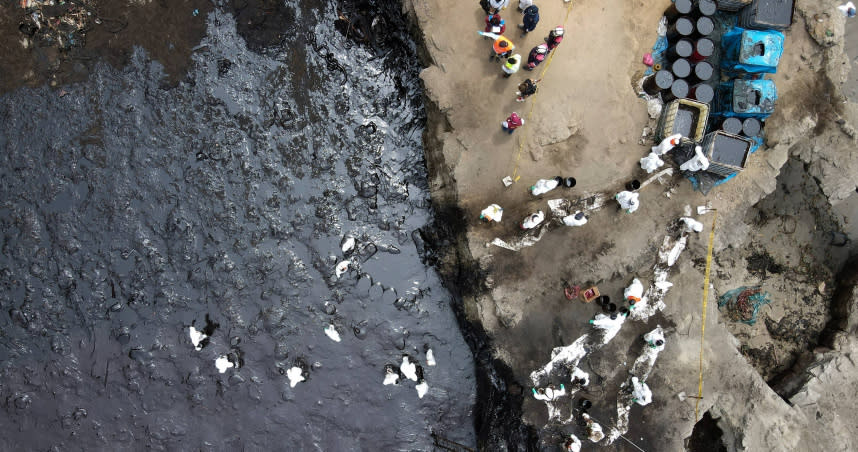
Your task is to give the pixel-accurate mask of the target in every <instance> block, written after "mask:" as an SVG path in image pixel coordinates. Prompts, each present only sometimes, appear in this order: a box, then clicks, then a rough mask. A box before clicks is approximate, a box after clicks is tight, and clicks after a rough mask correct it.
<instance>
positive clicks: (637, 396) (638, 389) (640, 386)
mask: <svg viewBox="0 0 858 452" xmlns="http://www.w3.org/2000/svg"><path fill="white" fill-rule="evenodd" d="M632 397H634V402H635V403H637V404H638V405H640V406H646V405H649V404H650V402H652V391H650V390H649V386H647V385H646V383H641V382H640V381H638V377H632Z"/></svg>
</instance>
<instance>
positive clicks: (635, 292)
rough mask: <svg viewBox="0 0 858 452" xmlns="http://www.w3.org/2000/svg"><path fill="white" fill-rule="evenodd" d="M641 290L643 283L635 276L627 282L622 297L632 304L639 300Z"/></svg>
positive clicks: (641, 293)
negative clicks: (630, 281)
mask: <svg viewBox="0 0 858 452" xmlns="http://www.w3.org/2000/svg"><path fill="white" fill-rule="evenodd" d="M643 290H644V288H643V284H641V282H640V280H639V279H637V278H635V279H633V280H632V283H631V284H629V287H626V288H625V290H623V298H625V299H626V300H628V301H629V302H630V304H632V305H634V304H635V303H637V302H638V301H641V297H643Z"/></svg>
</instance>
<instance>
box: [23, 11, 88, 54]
mask: <svg viewBox="0 0 858 452" xmlns="http://www.w3.org/2000/svg"><path fill="white" fill-rule="evenodd" d="M20 6H21V8H22V9H24V11H25V15H24V17H23V19H22V20H21V23H20V24H19V25H18V30H20V31H21V33H23V34H24V35H25V36H27V37H28V38H29V39H31V40H33V41H35V43H38V45H39V46H45V47H47V46H51V47H57V48H59V49H60V50H69V49H71V48H73V47H83V45H84V42H85V41H84V39H85V37H86V32H87V31H88V30H89V29H90V28H91V26H92V24H93V23H99V21H98V19H97V18H96V17H95V16H94V15H93V11H94V6H95V5H94V0H77V1H74V2H70V1H64V0H21V2H20Z"/></svg>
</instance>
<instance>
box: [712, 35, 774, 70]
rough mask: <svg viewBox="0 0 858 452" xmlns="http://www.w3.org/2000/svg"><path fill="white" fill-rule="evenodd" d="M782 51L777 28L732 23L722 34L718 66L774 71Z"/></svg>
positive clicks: (732, 68) (731, 68)
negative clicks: (758, 27) (741, 25)
mask: <svg viewBox="0 0 858 452" xmlns="http://www.w3.org/2000/svg"><path fill="white" fill-rule="evenodd" d="M783 52H784V35H783V33H781V32H779V31H774V30H745V29H744V28H739V27H734V28H732V29H731V30H730V31H728V32H727V33H726V34H725V35H724V36H723V37H721V67H722V68H724V69H725V70H727V71H733V72H748V73H769V74H774V73H775V72H777V70H778V69H777V68H778V63H779V62H780V58H781V55H783Z"/></svg>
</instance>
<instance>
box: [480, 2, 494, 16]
mask: <svg viewBox="0 0 858 452" xmlns="http://www.w3.org/2000/svg"><path fill="white" fill-rule="evenodd" d="M480 7H481V8H483V11H485V12H486V14H490V12H491V10H492V5H489V0H480Z"/></svg>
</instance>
